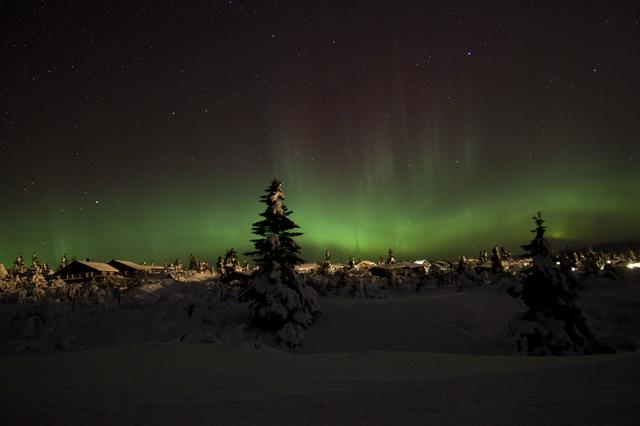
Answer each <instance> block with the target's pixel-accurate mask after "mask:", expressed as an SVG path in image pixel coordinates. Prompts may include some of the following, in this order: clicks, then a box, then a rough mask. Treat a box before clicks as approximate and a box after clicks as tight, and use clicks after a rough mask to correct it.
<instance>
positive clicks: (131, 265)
mask: <svg viewBox="0 0 640 426" xmlns="http://www.w3.org/2000/svg"><path fill="white" fill-rule="evenodd" d="M113 263H119V264H121V265H124V266H128V267H129V268H131V269H135V270H138V271H145V270H146V269H147V268H146V267H144V266H142V265H140V264H137V263H135V262H131V261H130V260H120V259H113V260H111V261H109V265H111V266H113Z"/></svg>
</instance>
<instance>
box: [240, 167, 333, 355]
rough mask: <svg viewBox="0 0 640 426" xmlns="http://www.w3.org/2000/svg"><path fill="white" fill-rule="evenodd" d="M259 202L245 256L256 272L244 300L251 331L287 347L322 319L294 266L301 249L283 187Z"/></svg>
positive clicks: (277, 185) (272, 189) (275, 185)
mask: <svg viewBox="0 0 640 426" xmlns="http://www.w3.org/2000/svg"><path fill="white" fill-rule="evenodd" d="M265 192H266V194H265V195H263V196H262V197H261V198H260V201H261V202H263V203H265V204H266V209H265V211H264V212H262V213H260V216H262V217H263V218H264V219H263V220H261V221H259V222H256V223H254V224H253V233H254V234H255V235H257V236H258V237H259V238H257V239H254V240H252V242H253V244H254V247H255V250H254V251H252V252H248V253H246V255H248V256H252V257H253V258H254V259H255V262H256V264H257V266H258V272H257V273H256V275H255V276H254V277H253V279H252V281H251V284H250V286H249V287H248V289H247V291H246V292H245V293H244V295H243V298H244V300H248V301H250V302H251V304H250V309H251V316H252V320H253V323H254V325H255V326H257V327H259V328H261V329H263V330H267V331H269V332H272V333H274V335H275V338H276V340H277V341H278V342H280V343H283V344H286V345H287V346H290V347H296V346H300V345H301V344H302V343H303V341H304V329H305V328H307V327H309V326H310V325H312V324H313V323H314V322H315V321H316V320H317V319H318V318H319V317H320V314H321V311H320V308H319V306H318V302H317V296H316V293H315V291H314V290H313V289H312V288H311V287H309V286H308V285H307V284H306V283H305V282H304V280H303V279H302V277H301V276H300V274H299V273H298V272H296V270H295V266H296V265H297V264H300V263H302V259H301V258H300V257H299V255H298V254H299V252H300V246H299V245H298V244H297V243H296V242H295V240H294V238H295V237H298V236H300V235H302V234H301V233H300V232H297V231H296V229H298V225H296V224H295V223H294V222H293V221H292V220H291V219H290V218H289V215H290V214H291V213H292V212H291V211H289V209H288V208H287V206H286V205H285V204H284V193H283V190H282V182H280V181H278V180H275V179H274V180H273V181H272V182H271V184H270V185H269V187H268V188H267V189H266V190H265Z"/></svg>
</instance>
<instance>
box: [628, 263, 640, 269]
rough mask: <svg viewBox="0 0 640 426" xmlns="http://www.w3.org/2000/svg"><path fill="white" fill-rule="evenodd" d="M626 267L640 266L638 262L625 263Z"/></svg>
mask: <svg viewBox="0 0 640 426" xmlns="http://www.w3.org/2000/svg"><path fill="white" fill-rule="evenodd" d="M627 268H629V269H636V268H640V262H634V263H628V264H627Z"/></svg>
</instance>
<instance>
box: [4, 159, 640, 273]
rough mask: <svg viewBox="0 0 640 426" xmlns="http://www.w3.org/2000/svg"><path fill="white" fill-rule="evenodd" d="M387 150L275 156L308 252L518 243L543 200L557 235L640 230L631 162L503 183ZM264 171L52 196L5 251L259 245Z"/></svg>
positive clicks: (49, 254)
mask: <svg viewBox="0 0 640 426" xmlns="http://www.w3.org/2000/svg"><path fill="white" fill-rule="evenodd" d="M386 154H387V155H385V156H382V155H381V156H379V157H378V158H373V159H370V160H368V161H365V162H364V163H363V162H354V163H353V166H354V167H353V168H352V169H350V170H349V169H346V170H344V173H340V174H339V175H335V176H334V175H331V174H330V173H326V171H323V170H321V169H320V168H317V169H314V164H313V163H314V161H311V159H310V158H305V159H294V158H293V157H295V155H293V156H291V158H285V161H284V162H283V164H282V165H281V166H280V165H277V164H274V167H273V170H272V172H273V171H275V170H276V169H280V170H282V171H283V173H280V175H279V176H278V177H279V178H281V179H283V180H284V182H285V194H286V202H287V205H288V206H289V207H290V209H292V210H293V212H294V213H293V215H292V218H293V219H294V220H295V221H296V223H298V224H299V225H300V226H301V230H302V231H303V232H304V236H303V237H301V238H300V240H299V242H300V244H301V245H302V247H303V256H304V257H305V258H307V259H309V260H313V259H321V256H322V253H323V252H324V249H330V250H331V252H332V253H333V255H334V257H335V258H336V259H341V260H344V259H347V258H348V256H350V255H353V256H356V257H359V258H370V259H377V258H378V257H379V256H382V255H384V254H385V253H386V250H387V249H388V248H390V247H391V248H393V249H394V251H395V252H396V253H397V255H398V256H399V257H400V258H405V259H413V258H424V257H436V256H457V255H461V254H465V255H467V256H469V255H475V254H476V253H477V252H478V250H479V249H481V248H490V247H492V246H493V245H494V244H501V245H504V246H506V247H508V248H510V249H512V250H513V251H514V252H518V245H519V244H521V243H524V242H526V241H527V240H528V239H529V238H530V234H529V233H528V230H529V229H530V228H531V226H532V225H531V223H532V222H531V216H532V215H533V213H534V212H535V211H537V210H542V211H543V212H544V215H545V217H546V218H547V220H548V224H549V235H550V236H551V237H552V238H554V239H559V240H563V241H566V242H570V243H596V242H601V241H611V240H616V239H628V238H629V237H630V236H636V235H640V226H639V225H638V222H637V220H636V219H637V217H638V215H639V213H640V204H639V203H638V202H637V200H638V196H639V195H640V194H639V190H638V187H637V185H636V183H635V182H637V179H635V178H634V175H633V173H628V174H626V175H624V174H621V173H620V171H619V170H618V171H617V174H615V175H612V176H611V177H609V178H608V174H607V170H605V169H598V164H595V163H594V164H588V163H585V161H580V168H574V169H571V168H568V167H563V166H562V165H560V164H558V165H556V166H547V167H541V166H540V165H539V164H538V163H536V162H533V163H531V164H530V165H529V167H525V166H519V167H518V166H516V165H508V164H505V166H504V171H503V173H504V176H505V177H504V179H502V182H503V183H496V182H495V180H494V181H492V180H489V179H488V180H487V181H478V179H474V178H473V177H472V175H470V174H471V172H475V171H473V170H471V171H469V170H465V168H471V169H473V167H474V166H473V162H472V161H467V162H465V161H461V162H459V163H458V164H457V165H456V166H457V167H459V168H461V169H462V171H461V172H459V173H456V171H455V170H454V169H455V168H454V167H453V166H451V165H450V164H448V165H443V166H434V164H436V163H437V162H435V161H432V160H431V159H425V160H423V161H419V159H415V160H412V161H413V163H412V165H411V167H406V168H405V169H403V170H402V172H403V173H402V174H401V173H400V172H398V170H394V166H393V164H391V163H392V160H391V159H392V158H393V155H391V147H389V151H388V152H386ZM405 160H406V159H403V160H402V161H405ZM440 160H441V162H440V164H443V163H444V160H445V159H444V158H441V159H440ZM560 163H561V162H560ZM369 164H371V168H370V169H367V166H368V165H369ZM407 164H408V163H407ZM454 164H455V162H454ZM358 166H360V168H359V169H358ZM408 169H410V170H408ZM376 170H377V171H378V173H376ZM263 176H264V178H263V179H261V180H260V183H257V182H249V180H250V179H247V178H245V179H243V180H239V181H237V182H234V183H229V184H227V185H226V186H225V187H220V186H217V187H216V186H215V185H212V187H210V188H207V186H206V185H203V186H202V187H199V188H194V189H192V190H191V191H186V190H184V189H183V188H182V189H181V188H179V187H176V188H174V189H172V190H169V191H167V192H168V193H171V194H173V195H171V196H167V194H166V192H164V191H156V192H154V191H149V192H147V193H145V194H142V195H135V196H134V195H132V194H129V195H123V194H118V193H117V192H118V191H117V188H116V190H112V191H111V193H107V194H104V196H103V197H102V198H101V199H100V200H99V203H98V204H96V203H95V201H94V200H91V199H87V200H79V201H75V202H74V203H72V204H71V205H68V204H67V203H59V202H56V201H51V202H48V203H46V204H44V205H39V206H36V207H35V208H34V206H30V208H29V210H26V209H14V210H12V211H11V212H10V213H9V215H7V213H4V214H3V216H4V217H3V223H20V224H21V226H19V227H14V228H5V229H4V233H5V235H4V238H3V240H4V241H3V244H2V247H1V249H2V252H1V253H0V254H1V257H2V260H3V261H4V262H6V263H10V261H11V259H12V258H13V257H14V256H15V253H16V251H18V250H21V251H22V253H23V255H25V257H29V255H30V254H31V251H33V250H35V251H36V252H37V253H38V254H39V256H40V258H41V259H45V260H49V261H50V262H53V261H55V260H56V259H58V258H59V257H60V256H61V255H62V254H63V253H67V254H68V255H75V256H78V257H90V258H92V259H104V260H107V259H109V258H129V259H134V260H137V261H142V260H145V261H155V262H162V261H164V260H167V259H170V258H176V257H180V258H182V259H183V260H184V259H186V258H187V257H188V255H189V254H190V253H194V254H195V255H196V256H198V257H201V258H203V259H207V260H209V261H212V260H214V259H215V258H216V257H217V256H218V255H221V254H223V253H224V250H226V249H227V248H230V247H235V248H236V249H237V250H239V251H245V250H248V249H249V248H250V243H249V240H250V239H251V238H252V235H251V234H250V225H251V223H253V222H254V221H256V220H258V213H259V212H260V211H261V208H262V206H260V205H259V203H258V201H257V199H258V197H259V195H260V194H261V192H262V189H263V188H262V187H263V186H266V184H267V183H268V181H269V179H270V177H267V176H270V175H269V173H268V172H265V173H263ZM493 176H494V177H495V175H493ZM508 176H511V177H508ZM257 180H258V179H256V181H257ZM498 180H500V179H498ZM443 182H444V184H443ZM43 217H44V218H46V219H45V220H42V218H43ZM5 221H6V222H5ZM563 244H564V242H563Z"/></svg>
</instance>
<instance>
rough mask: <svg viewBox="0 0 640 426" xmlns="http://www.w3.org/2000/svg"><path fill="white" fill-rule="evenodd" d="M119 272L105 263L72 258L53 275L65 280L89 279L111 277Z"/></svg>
mask: <svg viewBox="0 0 640 426" xmlns="http://www.w3.org/2000/svg"><path fill="white" fill-rule="evenodd" d="M119 273H120V271H118V270H117V269H116V268H114V267H113V266H111V265H109V264H106V263H101V262H89V261H84V260H74V261H73V262H71V263H70V264H68V265H67V266H65V267H64V268H62V269H60V270H59V271H57V272H56V273H55V274H53V276H54V277H57V278H61V279H63V280H65V281H90V280H92V279H94V278H98V279H100V278H106V277H113V276H116V275H119Z"/></svg>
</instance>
